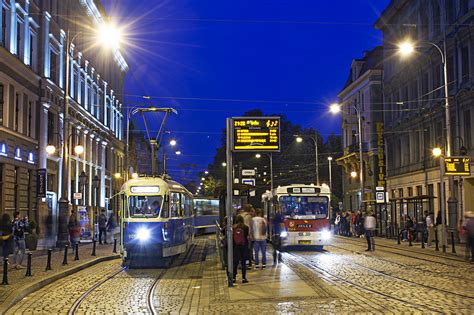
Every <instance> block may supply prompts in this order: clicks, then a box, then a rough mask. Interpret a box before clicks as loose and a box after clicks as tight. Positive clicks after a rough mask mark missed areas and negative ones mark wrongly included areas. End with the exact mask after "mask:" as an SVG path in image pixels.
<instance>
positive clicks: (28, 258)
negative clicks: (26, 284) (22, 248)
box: [25, 252, 32, 277]
mask: <svg viewBox="0 0 474 315" xmlns="http://www.w3.org/2000/svg"><path fill="white" fill-rule="evenodd" d="M31 255H32V254H31V253H30V252H28V257H27V261H26V274H25V277H31Z"/></svg>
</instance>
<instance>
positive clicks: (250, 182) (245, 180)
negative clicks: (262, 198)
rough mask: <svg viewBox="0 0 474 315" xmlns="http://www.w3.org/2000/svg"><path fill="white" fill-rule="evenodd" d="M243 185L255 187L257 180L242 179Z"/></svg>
mask: <svg viewBox="0 0 474 315" xmlns="http://www.w3.org/2000/svg"><path fill="white" fill-rule="evenodd" d="M242 184H245V185H250V186H255V178H242Z"/></svg>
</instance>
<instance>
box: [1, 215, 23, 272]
mask: <svg viewBox="0 0 474 315" xmlns="http://www.w3.org/2000/svg"><path fill="white" fill-rule="evenodd" d="M28 231H29V223H28V217H27V216H23V217H22V216H20V213H19V212H15V213H14V214H13V220H11V218H10V215H9V214H8V213H4V214H3V215H2V218H1V220H0V237H1V238H0V242H1V245H2V256H3V258H8V256H9V255H11V254H13V264H12V265H11V268H15V269H23V268H25V267H24V266H23V260H24V258H25V253H26V241H25V233H26V232H28Z"/></svg>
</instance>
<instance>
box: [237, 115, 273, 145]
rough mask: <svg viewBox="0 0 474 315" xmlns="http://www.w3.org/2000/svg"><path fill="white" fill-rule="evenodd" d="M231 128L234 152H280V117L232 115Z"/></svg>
mask: <svg viewBox="0 0 474 315" xmlns="http://www.w3.org/2000/svg"><path fill="white" fill-rule="evenodd" d="M232 130H233V132H232V134H233V141H232V142H233V143H232V151H234V152H246V151H268V152H280V117H234V118H232Z"/></svg>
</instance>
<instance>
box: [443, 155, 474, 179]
mask: <svg viewBox="0 0 474 315" xmlns="http://www.w3.org/2000/svg"><path fill="white" fill-rule="evenodd" d="M444 166H445V174H446V175H451V176H469V175H471V158H470V157H469V156H451V157H445V158H444Z"/></svg>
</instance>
